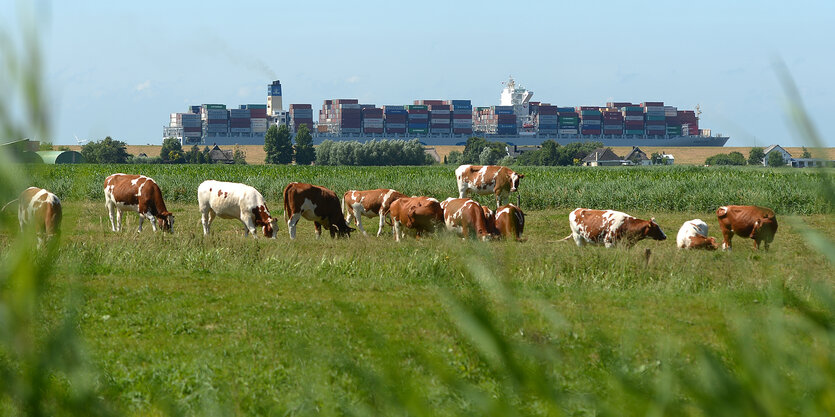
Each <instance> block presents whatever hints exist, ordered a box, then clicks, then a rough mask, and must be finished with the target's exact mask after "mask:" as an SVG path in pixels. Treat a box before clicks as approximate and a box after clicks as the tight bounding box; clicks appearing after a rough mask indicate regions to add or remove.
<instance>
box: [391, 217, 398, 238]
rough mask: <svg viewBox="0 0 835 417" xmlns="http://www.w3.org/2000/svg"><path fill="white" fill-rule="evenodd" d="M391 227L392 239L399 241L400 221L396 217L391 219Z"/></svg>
mask: <svg viewBox="0 0 835 417" xmlns="http://www.w3.org/2000/svg"><path fill="white" fill-rule="evenodd" d="M392 220H393V221H392V222H391V227H392V229H393V230H392V231H393V232H394V241H395V242H400V222H399V221H397V219H392Z"/></svg>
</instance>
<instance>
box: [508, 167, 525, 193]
mask: <svg viewBox="0 0 835 417" xmlns="http://www.w3.org/2000/svg"><path fill="white" fill-rule="evenodd" d="M511 172H512V171H511ZM522 178H525V175H524V174H517V173H515V172H513V173H511V174H510V192H516V190H517V189H518V188H519V180H521V179H522Z"/></svg>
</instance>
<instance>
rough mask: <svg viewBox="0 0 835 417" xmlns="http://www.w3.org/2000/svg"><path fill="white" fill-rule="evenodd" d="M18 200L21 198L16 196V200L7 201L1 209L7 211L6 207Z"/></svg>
mask: <svg viewBox="0 0 835 417" xmlns="http://www.w3.org/2000/svg"><path fill="white" fill-rule="evenodd" d="M17 200H19V198H15V199H14V200H12V201H9V202H8V203H6V205H4V206H3V208H2V209H0V211H6V207H9V206H10V205H11V204H12V203H14V202H15V201H17Z"/></svg>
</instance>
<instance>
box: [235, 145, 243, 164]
mask: <svg viewBox="0 0 835 417" xmlns="http://www.w3.org/2000/svg"><path fill="white" fill-rule="evenodd" d="M232 161H234V162H235V164H236V165H246V152H244V150H243V148H241V145H238V144H236V145H235V150H234V151H233V152H232Z"/></svg>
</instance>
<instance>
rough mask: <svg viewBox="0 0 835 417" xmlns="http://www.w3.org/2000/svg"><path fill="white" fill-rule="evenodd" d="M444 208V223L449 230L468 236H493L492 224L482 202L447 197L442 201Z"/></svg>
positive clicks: (485, 238) (482, 237)
mask: <svg viewBox="0 0 835 417" xmlns="http://www.w3.org/2000/svg"><path fill="white" fill-rule="evenodd" d="M441 209H443V210H444V224H445V225H446V228H447V230H449V231H451V232H456V233H458V234H459V235H460V236H461V237H463V238H465V239H466V238H467V237H468V236H470V235H474V236H478V238H480V239H481V240H488V239H490V236H491V233H490V231H491V229H490V224H489V223H488V221H487V217H486V214H487V213H486V212H485V211H484V209H483V208H482V205H481V204H478V202H476V201H475V200H472V199H470V198H451V197H450V198H447V199H446V200H444V201H443V202H441Z"/></svg>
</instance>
